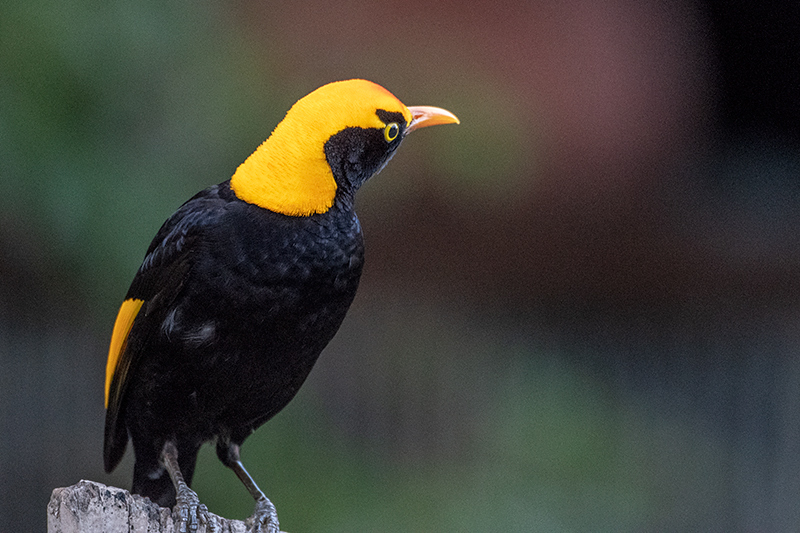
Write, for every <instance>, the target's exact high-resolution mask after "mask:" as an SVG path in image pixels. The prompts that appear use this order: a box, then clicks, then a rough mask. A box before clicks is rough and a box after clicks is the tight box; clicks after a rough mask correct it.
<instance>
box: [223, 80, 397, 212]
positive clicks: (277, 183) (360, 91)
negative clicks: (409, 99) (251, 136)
mask: <svg viewBox="0 0 800 533" xmlns="http://www.w3.org/2000/svg"><path fill="white" fill-rule="evenodd" d="M378 109H383V110H385V111H390V112H399V113H402V114H403V116H404V117H405V118H406V124H408V123H410V122H411V119H412V117H411V112H410V111H409V110H408V108H407V107H406V106H405V105H403V104H402V102H400V100H398V99H397V98H396V97H395V96H394V95H393V94H392V93H390V92H389V91H387V90H386V89H384V88H383V87H381V86H380V85H377V84H375V83H372V82H370V81H366V80H347V81H338V82H334V83H329V84H328V85H323V86H322V87H320V88H319V89H317V90H316V91H314V92H312V93H311V94H309V95H308V96H305V97H304V98H302V99H300V100H299V101H298V102H297V103H296V104H294V105H293V106H292V108H291V109H290V110H289V111H288V112H287V113H286V117H285V118H284V119H283V120H282V121H281V122H280V124H278V126H277V127H276V128H275V130H274V131H273V132H272V135H270V136H269V138H268V139H267V140H266V141H264V143H263V144H262V145H261V146H259V147H258V149H257V150H256V151H255V152H253V154H251V155H250V157H248V158H247V160H246V161H245V162H244V163H242V164H241V165H240V166H239V168H238V169H236V172H235V173H234V175H233V177H232V178H231V188H232V189H233V191H234V193H235V194H236V196H237V197H239V198H240V199H242V200H244V201H245V202H249V203H251V204H256V205H258V206H261V207H263V208H265V209H269V210H271V211H275V212H278V213H283V214H285V215H292V216H308V215H313V214H316V213H324V212H326V211H327V210H328V209H330V208H331V206H332V205H333V200H334V197H335V196H336V181H335V180H334V178H333V173H332V172H331V169H330V166H329V165H328V162H327V160H326V158H325V149H324V146H325V142H327V140H328V139H330V138H331V136H333V135H335V134H336V133H338V132H340V131H342V130H343V129H345V128H348V127H359V128H383V127H384V126H385V124H384V123H383V122H382V121H381V120H380V119H379V118H378V115H377V114H376V113H375V112H376V111H377V110H378Z"/></svg>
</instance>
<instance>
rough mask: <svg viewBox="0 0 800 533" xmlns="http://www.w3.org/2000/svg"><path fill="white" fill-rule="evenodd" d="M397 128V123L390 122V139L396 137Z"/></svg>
mask: <svg viewBox="0 0 800 533" xmlns="http://www.w3.org/2000/svg"><path fill="white" fill-rule="evenodd" d="M398 129H399V127H398V126H397V124H391V125H390V126H389V138H390V139H394V138H395V137H397V130H398Z"/></svg>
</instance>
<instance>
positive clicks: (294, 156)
mask: <svg viewBox="0 0 800 533" xmlns="http://www.w3.org/2000/svg"><path fill="white" fill-rule="evenodd" d="M291 126H292V125H291V124H287V121H286V120H284V122H281V123H280V124H278V127H277V128H275V131H274V132H273V133H272V135H270V137H269V138H268V139H267V140H266V141H264V143H263V144H261V146H259V147H258V148H257V149H256V151H255V152H253V153H252V154H251V155H250V157H248V158H247V159H246V160H245V162H244V163H242V164H241V165H239V168H237V169H236V172H235V173H234V175H233V176H232V177H231V189H232V190H233V192H234V193H235V194H236V196H237V197H238V198H239V199H241V200H244V201H245V202H248V203H251V204H255V205H258V206H259V207H263V208H265V209H269V210H270V211H274V212H276V213H282V214H284V215H290V216H310V215H313V214H320V213H325V212H326V211H328V210H329V209H330V208H331V206H333V202H334V199H335V197H336V189H337V186H336V180H335V179H334V177H333V173H332V172H331V168H330V166H329V165H328V161H327V159H326V157H325V150H324V144H325V138H324V135H323V134H321V133H320V134H315V133H317V132H313V131H311V132H308V131H307V132H305V134H299V135H298V134H294V132H296V131H297V130H296V129H294V128H292V127H291Z"/></svg>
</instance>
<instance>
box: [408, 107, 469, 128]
mask: <svg viewBox="0 0 800 533" xmlns="http://www.w3.org/2000/svg"><path fill="white" fill-rule="evenodd" d="M408 110H409V111H411V117H412V118H411V122H410V123H409V125H408V127H407V128H406V132H407V133H410V132H412V131H414V130H416V129H419V128H427V127H428V126H437V125H440V124H461V121H460V120H459V119H458V117H457V116H455V115H454V114H453V113H451V112H450V111H448V110H446V109H442V108H441V107H432V106H412V107H409V108H408Z"/></svg>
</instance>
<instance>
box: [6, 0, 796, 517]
mask: <svg viewBox="0 0 800 533" xmlns="http://www.w3.org/2000/svg"><path fill="white" fill-rule="evenodd" d="M798 15H800V3H798V2H793V1H790V0H785V1H775V0H764V1H762V2H744V1H733V2H722V1H717V0H705V1H702V0H697V1H694V2H693V1H690V0H685V1H682V0H674V1H666V0H665V1H658V0H591V1H589V0H561V1H556V0H542V1H519V0H470V1H469V2H436V3H433V2H431V3H428V2H422V1H419V0H408V1H406V2H393V3H383V2H367V3H363V2H353V1H349V0H341V1H339V2H312V1H310V0H299V1H295V2H292V3H287V2H281V3H279V2H273V1H254V0H229V1H226V0H205V1H201V2H197V1H189V0H166V1H161V0H160V1H152V0H145V1H137V2H130V1H127V0H125V1H123V0H106V1H103V2H98V1H87V0H76V1H73V2H55V1H52V0H24V1H23V0H5V1H4V2H3V3H2V5H0V190H1V191H2V194H0V487H2V492H3V496H2V498H0V531H3V532H6V531H9V532H11V531H43V530H44V529H45V523H46V513H45V508H46V504H47V501H48V498H49V496H50V492H51V491H52V489H53V488H55V487H59V486H66V485H71V484H74V483H76V482H77V481H78V480H80V479H92V480H96V481H100V482H103V483H107V484H114V485H117V486H121V487H126V488H128V487H129V486H130V479H131V469H132V457H131V455H132V454H131V453H130V450H129V452H128V455H127V456H126V459H125V460H124V462H123V464H122V465H121V467H120V468H118V469H117V470H116V471H115V472H114V473H113V474H111V475H108V474H105V473H104V472H103V470H102V433H103V416H104V411H103V381H104V369H105V359H106V353H107V342H108V339H109V337H110V332H111V327H112V324H113V321H114V317H115V315H116V311H117V309H118V306H119V304H120V301H121V299H122V297H123V296H124V294H125V292H126V290H127V287H128V284H129V283H130V280H131V279H132V277H133V275H134V273H135V271H136V269H137V268H138V266H139V264H140V262H141V260H142V258H143V255H144V251H145V249H146V248H147V246H148V244H149V242H150V239H151V238H152V237H153V235H154V234H155V232H156V231H157V229H158V228H159V226H160V225H161V223H162V222H163V221H164V219H166V217H167V216H169V215H170V214H171V213H172V212H173V211H174V210H175V209H176V208H177V207H178V206H179V205H180V204H181V203H182V202H183V201H184V200H186V199H188V198H189V197H190V196H192V195H193V194H194V193H195V192H197V191H198V190H200V189H202V188H205V187H207V186H209V185H211V184H214V183H218V182H220V181H223V180H225V179H227V178H229V177H230V176H231V174H232V173H233V171H234V170H235V169H236V167H237V166H238V165H239V163H241V162H242V161H243V160H244V159H245V158H246V157H247V156H248V155H249V154H250V153H251V152H252V151H253V150H254V149H255V147H256V146H257V145H258V144H259V143H260V142H261V141H263V139H264V138H266V136H267V135H268V134H269V132H270V131H271V130H272V128H273V127H274V126H275V124H276V123H277V122H278V121H279V120H280V119H281V118H282V116H283V114H284V113H285V111H286V110H287V109H288V108H289V107H290V106H291V104H292V103H294V102H295V101H296V100H297V99H299V98H300V97H302V96H304V95H305V94H307V93H308V92H310V91H311V90H313V89H315V88H316V87H318V86H320V85H323V84H325V83H327V82H329V81H333V80H338V79H346V78H351V77H363V78H367V79H370V80H372V81H375V82H377V83H380V84H382V85H384V86H385V87H387V88H388V89H389V90H391V91H392V92H393V93H395V94H396V95H397V96H398V97H399V98H400V99H401V100H402V101H404V102H405V103H406V104H408V105H420V104H422V105H436V106H441V107H444V108H447V109H449V110H451V111H453V112H454V113H456V114H457V115H458V116H459V118H460V119H461V121H462V124H461V125H460V126H457V127H455V126H449V127H446V128H441V129H439V128H434V129H431V130H424V131H423V132H421V133H418V134H415V135H414V136H412V137H410V138H409V139H408V140H407V141H406V143H405V144H404V146H403V148H402V149H401V150H400V152H399V153H398V155H397V156H396V157H395V158H394V160H393V161H392V163H391V164H390V165H389V166H388V167H387V168H386V170H384V172H383V173H381V174H380V175H379V176H378V177H377V178H376V179H374V180H373V181H372V182H370V183H368V184H367V186H366V187H365V188H364V189H363V190H362V192H361V194H360V197H359V201H358V205H359V213H360V217H361V222H362V225H363V227H364V230H365V233H366V239H367V265H366V270H365V272H364V277H363V281H362V285H361V288H360V292H359V295H358V297H357V298H356V301H355V303H354V304H353V307H352V310H351V312H350V314H349V316H348V318H347V320H346V321H345V323H344V325H343V327H342V329H341V331H340V333H339V335H338V336H337V337H336V339H335V340H334V341H333V343H332V344H331V345H330V346H329V348H328V349H327V350H326V351H325V352H324V353H323V355H322V357H321V358H320V361H319V363H318V365H317V367H316V368H315V370H314V372H312V375H311V377H310V378H309V380H308V382H307V384H306V385H305V387H304V388H303V389H302V391H301V392H300V394H299V395H298V396H297V398H296V399H295V400H294V402H293V403H292V404H290V406H289V407H287V408H286V409H285V410H284V411H283V412H282V413H281V414H279V415H278V416H277V417H276V418H275V419H273V420H272V421H271V422H269V423H268V424H267V425H265V426H263V427H262V428H261V429H260V430H259V431H258V432H256V433H255V434H254V435H253V436H252V437H251V438H250V439H249V440H248V441H247V443H246V444H245V446H244V448H243V459H244V462H245V464H247V465H248V468H249V469H250V471H251V473H252V474H253V475H254V476H255V478H256V479H257V480H258V481H259V483H260V484H261V486H262V488H263V489H264V490H265V492H266V493H267V494H268V495H269V496H270V497H271V498H272V500H273V502H275V504H276V505H277V508H278V511H279V516H280V518H281V525H282V526H283V528H284V529H285V530H287V531H292V532H322V531H325V532H353V531H381V532H395V531H396V532H401V531H402V532H408V531H453V532H456V531H547V532H572V531H631V532H645V531H701V530H702V531H725V532H730V531H759V532H763V531H791V530H797V529H798V528H800V506H798V505H797V502H798V501H800V358H798V356H799V355H800V301H799V300H798V298H799V297H800V233H799V232H798V231H797V228H798V227H799V226H800V33H798V31H797V27H796V25H795V24H794V22H792V21H796V20H798V18H800V17H798ZM194 486H195V488H196V489H197V491H198V492H199V495H200V498H201V500H202V501H204V502H205V503H207V504H208V506H209V508H210V509H211V510H212V511H213V512H215V513H219V514H222V515H224V516H227V517H231V518H244V517H246V516H248V515H249V514H250V512H251V511H252V500H251V499H250V497H249V495H248V494H247V492H246V491H245V489H244V488H243V487H242V486H241V485H240V483H239V482H238V480H237V479H236V478H235V476H234V475H233V474H232V473H230V472H228V471H226V469H225V468H224V467H222V466H221V465H220V464H219V463H218V461H217V459H216V456H215V454H214V452H213V449H212V448H211V447H206V448H204V449H203V451H202V452H201V458H200V464H199V468H198V472H197V475H196V477H195V484H194Z"/></svg>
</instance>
